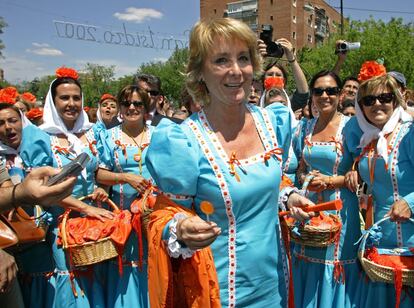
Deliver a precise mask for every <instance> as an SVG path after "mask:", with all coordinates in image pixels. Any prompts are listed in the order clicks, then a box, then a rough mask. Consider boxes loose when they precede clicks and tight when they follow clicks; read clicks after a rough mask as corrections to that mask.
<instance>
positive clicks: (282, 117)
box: [266, 104, 292, 164]
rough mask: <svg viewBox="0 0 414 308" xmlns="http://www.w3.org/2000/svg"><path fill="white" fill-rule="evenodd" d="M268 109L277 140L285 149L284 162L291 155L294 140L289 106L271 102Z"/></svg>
mask: <svg viewBox="0 0 414 308" xmlns="http://www.w3.org/2000/svg"><path fill="white" fill-rule="evenodd" d="M266 110H267V111H268V112H269V113H270V115H271V118H272V124H273V127H274V129H275V132H276V137H277V142H278V145H279V147H280V148H282V149H283V164H284V163H285V162H286V160H287V158H288V155H289V148H290V144H291V140H292V126H291V122H292V118H291V113H290V111H289V108H288V107H286V106H285V105H283V104H271V105H270V106H269V107H267V108H266Z"/></svg>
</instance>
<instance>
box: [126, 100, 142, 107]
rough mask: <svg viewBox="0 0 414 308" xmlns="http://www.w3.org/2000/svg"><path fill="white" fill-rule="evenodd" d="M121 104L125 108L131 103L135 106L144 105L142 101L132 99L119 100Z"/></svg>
mask: <svg viewBox="0 0 414 308" xmlns="http://www.w3.org/2000/svg"><path fill="white" fill-rule="evenodd" d="M121 105H122V106H124V107H126V108H129V107H130V106H131V105H134V107H135V108H141V107H143V106H144V103H143V102H140V101H133V102H128V101H123V102H121Z"/></svg>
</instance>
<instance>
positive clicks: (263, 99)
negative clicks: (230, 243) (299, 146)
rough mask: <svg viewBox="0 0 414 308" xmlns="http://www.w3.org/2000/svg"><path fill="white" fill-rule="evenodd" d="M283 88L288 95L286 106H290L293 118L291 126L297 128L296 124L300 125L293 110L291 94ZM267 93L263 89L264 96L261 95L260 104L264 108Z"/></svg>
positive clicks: (286, 95)
mask: <svg viewBox="0 0 414 308" xmlns="http://www.w3.org/2000/svg"><path fill="white" fill-rule="evenodd" d="M281 90H282V91H283V93H284V94H285V97H286V106H287V107H288V108H289V112H290V117H291V119H292V120H291V128H292V129H294V128H296V126H298V124H299V121H298V120H296V116H295V113H294V112H293V110H292V104H291V102H290V98H289V95H288V94H287V93H286V91H285V89H281ZM266 93H267V92H266V90H263V94H262V96H261V97H260V100H259V106H260V107H262V108H264V107H265V105H266ZM275 103H277V102H275ZM280 103H281V102H280Z"/></svg>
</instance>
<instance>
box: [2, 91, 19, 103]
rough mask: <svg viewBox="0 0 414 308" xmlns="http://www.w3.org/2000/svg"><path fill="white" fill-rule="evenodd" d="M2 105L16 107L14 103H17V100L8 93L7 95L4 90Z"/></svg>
mask: <svg viewBox="0 0 414 308" xmlns="http://www.w3.org/2000/svg"><path fill="white" fill-rule="evenodd" d="M0 103H8V104H11V105H14V103H16V99H15V98H14V97H12V96H11V95H9V94H8V93H5V92H4V91H3V90H0Z"/></svg>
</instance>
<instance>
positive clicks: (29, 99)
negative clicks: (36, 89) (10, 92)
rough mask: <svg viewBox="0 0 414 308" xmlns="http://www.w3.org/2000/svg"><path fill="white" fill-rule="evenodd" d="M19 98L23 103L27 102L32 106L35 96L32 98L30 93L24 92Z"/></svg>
mask: <svg viewBox="0 0 414 308" xmlns="http://www.w3.org/2000/svg"><path fill="white" fill-rule="evenodd" d="M20 98H21V99H22V100H24V101H25V102H29V103H32V104H34V103H35V102H36V96H34V95H33V94H32V93H30V92H24V93H23V94H20Z"/></svg>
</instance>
